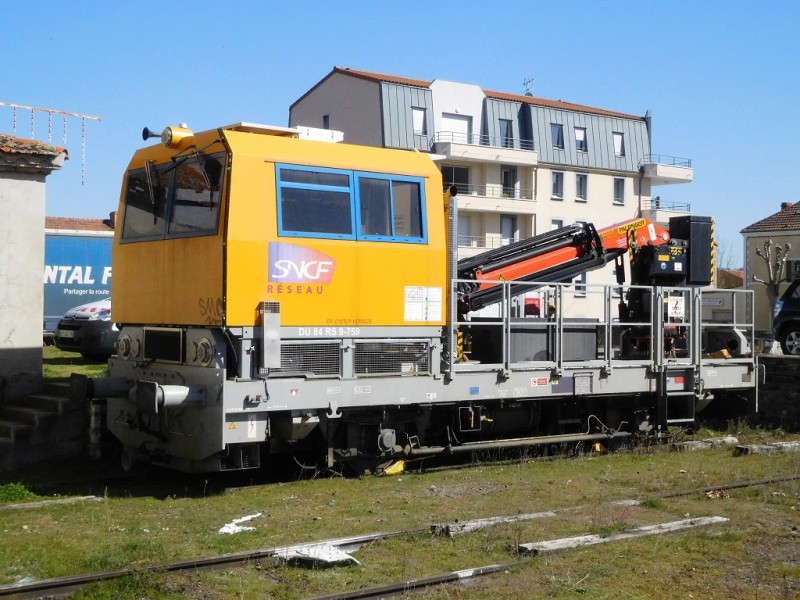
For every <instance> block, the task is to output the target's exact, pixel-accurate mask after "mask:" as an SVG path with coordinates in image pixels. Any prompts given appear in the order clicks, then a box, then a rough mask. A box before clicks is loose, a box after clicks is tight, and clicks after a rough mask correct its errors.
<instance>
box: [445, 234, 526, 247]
mask: <svg viewBox="0 0 800 600" xmlns="http://www.w3.org/2000/svg"><path fill="white" fill-rule="evenodd" d="M518 241H519V238H501V237H486V236H484V235H460V234H459V236H458V247H459V248H485V249H487V250H488V249H491V248H500V247H501V246H508V245H509V244H513V243H514V242H518Z"/></svg>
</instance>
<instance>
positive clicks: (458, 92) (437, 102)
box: [430, 79, 485, 135]
mask: <svg viewBox="0 0 800 600" xmlns="http://www.w3.org/2000/svg"><path fill="white" fill-rule="evenodd" d="M430 87H431V93H432V95H433V110H434V118H433V127H434V131H442V113H449V114H455V115H459V116H463V117H466V116H469V117H472V133H473V135H480V134H481V133H483V129H482V125H483V123H482V121H481V116H482V114H483V100H484V98H485V96H484V94H483V90H482V89H481V88H480V87H479V86H477V85H471V84H467V83H456V82H453V81H445V80H444V79H436V80H435V81H434V82H433V83H431V86H430Z"/></svg>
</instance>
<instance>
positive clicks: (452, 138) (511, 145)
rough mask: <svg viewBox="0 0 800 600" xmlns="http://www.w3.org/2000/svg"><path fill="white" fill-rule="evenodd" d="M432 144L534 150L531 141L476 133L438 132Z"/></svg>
mask: <svg viewBox="0 0 800 600" xmlns="http://www.w3.org/2000/svg"><path fill="white" fill-rule="evenodd" d="M433 143H434V144H436V143H446V144H466V145H468V146H488V147H490V148H508V149H509V150H534V149H535V148H534V146H533V140H524V139H520V138H511V137H502V136H494V135H480V134H477V133H461V132H458V131H439V132H437V133H436V135H435V136H434V137H433Z"/></svg>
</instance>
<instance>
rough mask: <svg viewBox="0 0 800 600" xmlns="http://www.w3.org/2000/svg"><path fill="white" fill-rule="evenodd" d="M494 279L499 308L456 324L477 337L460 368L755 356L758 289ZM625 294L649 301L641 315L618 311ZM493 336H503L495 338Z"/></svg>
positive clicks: (661, 363)
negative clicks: (626, 317)
mask: <svg viewBox="0 0 800 600" xmlns="http://www.w3.org/2000/svg"><path fill="white" fill-rule="evenodd" d="M459 283H473V282H468V281H466V280H464V281H456V282H453V284H454V287H457V286H458V285H459ZM484 283H489V282H484ZM493 283H496V284H497V285H500V286H502V291H503V294H502V300H501V301H500V302H498V304H497V308H496V309H495V310H494V313H495V314H497V315H498V316H496V317H483V318H482V317H481V316H480V313H475V314H474V316H473V314H471V315H470V317H469V318H468V320H462V321H458V322H456V323H454V324H453V325H452V328H453V331H452V335H455V327H459V328H460V329H461V330H462V331H463V332H469V333H470V335H471V337H472V338H474V339H475V340H476V342H475V344H472V345H470V344H467V346H466V347H465V352H466V355H467V356H469V360H468V361H465V362H458V361H457V360H456V359H455V357H454V358H453V362H452V363H451V368H453V369H454V370H456V371H473V370H478V371H485V370H491V369H493V368H496V367H497V366H498V365H501V366H502V367H503V368H504V369H507V370H530V369H536V368H541V367H548V368H550V367H555V368H558V369H561V368H563V367H565V366H568V365H569V366H570V368H573V369H574V368H579V366H580V365H578V363H581V364H582V366H583V367H587V368H591V367H598V366H602V367H604V368H605V369H607V370H609V371H610V370H611V369H612V368H614V367H625V366H629V367H630V366H634V365H653V366H655V367H659V368H660V367H665V366H667V365H669V366H670V367H674V366H680V365H685V366H689V367H691V366H695V367H697V368H700V367H701V366H708V365H713V364H716V365H723V364H727V365H735V364H740V365H741V364H744V365H752V364H753V362H754V358H753V354H752V351H753V348H754V339H755V338H754V335H755V331H754V326H753V323H752V320H751V317H750V315H751V314H752V301H753V300H752V292H750V291H742V290H716V289H714V290H702V289H700V288H687V287H651V286H629V285H597V284H583V285H580V286H577V285H575V284H574V283H572V284H569V283H565V284H558V283H533V282H527V283H522V282H508V281H497V282H493ZM578 292H580V294H578ZM453 293H454V297H455V296H456V295H457V293H456V292H455V291H454V292H453ZM584 294H585V296H586V297H584ZM621 299H625V300H627V302H629V303H631V304H630V305H637V306H641V307H643V308H644V307H648V308H646V309H645V310H643V311H642V312H643V314H642V315H641V316H640V317H639V318H638V319H637V320H635V321H624V322H623V321H620V320H619V318H618V304H619V302H620V300H621ZM589 306H591V307H595V308H596V309H597V311H596V312H597V314H596V315H594V316H591V317H589V315H588V314H587V312H586V311H587V307H589ZM589 312H590V313H591V312H592V311H589ZM499 315H504V316H499ZM656 332H659V334H656ZM487 339H494V340H496V343H492V344H487V343H486V342H485V340H487ZM721 380H722V377H721V376H720V381H721Z"/></svg>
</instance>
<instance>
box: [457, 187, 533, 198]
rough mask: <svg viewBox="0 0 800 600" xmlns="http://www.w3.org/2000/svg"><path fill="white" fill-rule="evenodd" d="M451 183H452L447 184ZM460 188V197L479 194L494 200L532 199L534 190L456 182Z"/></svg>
mask: <svg viewBox="0 0 800 600" xmlns="http://www.w3.org/2000/svg"><path fill="white" fill-rule="evenodd" d="M446 185H450V184H446ZM455 186H456V187H457V188H458V195H459V197H465V196H479V197H481V198H491V199H493V200H499V199H504V200H528V201H532V200H533V199H534V198H533V190H528V189H523V188H516V187H514V188H505V187H503V186H502V185H499V184H491V183H490V184H477V185H473V184H470V185H464V184H461V183H457V184H455Z"/></svg>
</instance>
